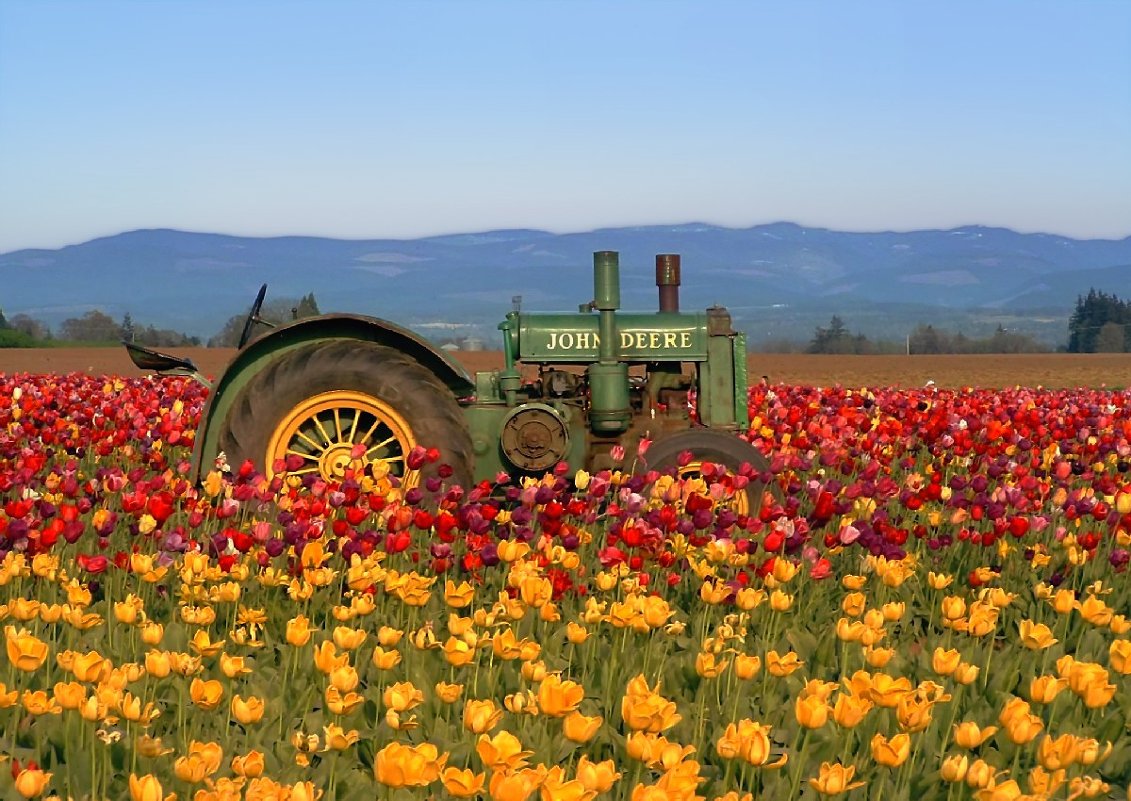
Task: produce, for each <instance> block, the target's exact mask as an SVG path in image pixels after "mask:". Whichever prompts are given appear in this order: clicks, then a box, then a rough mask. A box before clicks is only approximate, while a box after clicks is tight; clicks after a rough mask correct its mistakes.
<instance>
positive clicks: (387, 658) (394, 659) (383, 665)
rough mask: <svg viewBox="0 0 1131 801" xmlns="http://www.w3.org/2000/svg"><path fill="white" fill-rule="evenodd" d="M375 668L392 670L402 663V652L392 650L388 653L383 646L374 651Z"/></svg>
mask: <svg viewBox="0 0 1131 801" xmlns="http://www.w3.org/2000/svg"><path fill="white" fill-rule="evenodd" d="M372 661H373V667H375V668H377V669H378V670H392V669H393V668H395V667H396V666H397V665H399V664H400V663H401V652H400V651H398V650H396V649H392V650H389V651H386V650H385V649H384V648H382V647H381V646H377V647H376V648H374V649H373V660H372Z"/></svg>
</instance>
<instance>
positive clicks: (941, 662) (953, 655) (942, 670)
mask: <svg viewBox="0 0 1131 801" xmlns="http://www.w3.org/2000/svg"><path fill="white" fill-rule="evenodd" d="M961 661H962V654H961V653H959V652H958V649H957V648H951V649H950V650H949V651H948V650H946V649H945V648H935V650H934V653H933V654H932V655H931V669H932V670H934V671H935V673H938V674H939V675H940V676H949V675H950V674H951V673H953V672H954V671H955V669H956V668H957V667H958V664H959V663H960V662H961Z"/></svg>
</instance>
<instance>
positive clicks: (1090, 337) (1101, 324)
mask: <svg viewBox="0 0 1131 801" xmlns="http://www.w3.org/2000/svg"><path fill="white" fill-rule="evenodd" d="M1129 350H1131V303H1128V302H1127V301H1123V300H1120V299H1119V298H1117V297H1116V296H1115V295H1109V294H1107V293H1106V292H1097V291H1096V290H1095V289H1090V290H1088V294H1087V295H1086V296H1080V297H1078V298H1077V299H1076V309H1075V311H1073V312H1072V317H1070V318H1069V320H1068V352H1069V353H1101V352H1102V353H1124V352H1126V351H1129Z"/></svg>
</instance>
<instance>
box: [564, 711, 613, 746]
mask: <svg viewBox="0 0 1131 801" xmlns="http://www.w3.org/2000/svg"><path fill="white" fill-rule="evenodd" d="M603 722H604V718H603V717H601V716H600V715H594V716H592V717H589V716H586V715H583V714H581V713H580V712H576V711H575V712H570V713H569V714H568V715H566V716H565V719H564V720H562V734H563V735H565V738H566V739H567V740H570V741H572V742H575V743H587V742H589V741H590V740H592V739H593V737H594V736H595V735H596V734H597V732H598V731H600V729H601V723H603Z"/></svg>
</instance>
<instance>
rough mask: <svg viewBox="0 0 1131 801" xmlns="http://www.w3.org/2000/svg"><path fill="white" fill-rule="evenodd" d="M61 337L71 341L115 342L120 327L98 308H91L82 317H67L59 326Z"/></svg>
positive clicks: (120, 333)
mask: <svg viewBox="0 0 1131 801" xmlns="http://www.w3.org/2000/svg"><path fill="white" fill-rule="evenodd" d="M59 333H60V336H61V338H62V339H66V340H70V341H71V342H117V341H118V340H120V339H121V338H122V327H121V326H120V325H118V323H116V322H114V318H113V317H111V316H110V315H108V314H106V312H104V311H101V310H100V309H91V310H90V311H88V312H87V313H86V314H84V315H83V316H82V317H69V318H67V319H66V320H64V321H63V323H62V325H60V326H59Z"/></svg>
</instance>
